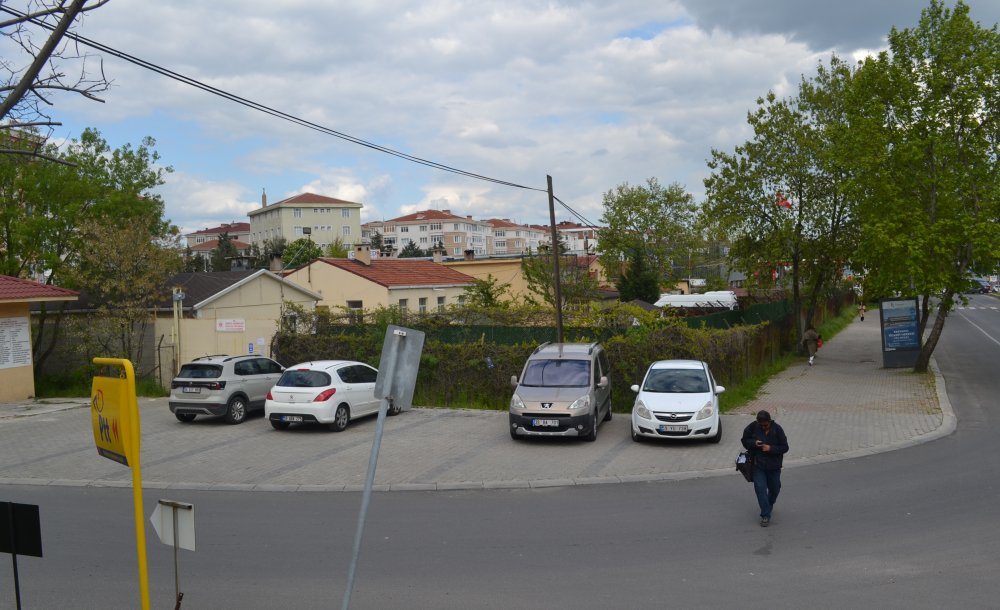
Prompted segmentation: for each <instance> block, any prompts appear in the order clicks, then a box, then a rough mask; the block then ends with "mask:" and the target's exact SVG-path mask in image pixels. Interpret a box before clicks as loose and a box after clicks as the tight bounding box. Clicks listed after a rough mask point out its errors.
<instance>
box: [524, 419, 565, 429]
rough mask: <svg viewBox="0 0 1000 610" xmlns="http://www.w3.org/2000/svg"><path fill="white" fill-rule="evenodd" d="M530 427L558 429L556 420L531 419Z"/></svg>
mask: <svg viewBox="0 0 1000 610" xmlns="http://www.w3.org/2000/svg"><path fill="white" fill-rule="evenodd" d="M531 425H532V426H535V427H536V428H558V427H559V420H558V419H533V420H531Z"/></svg>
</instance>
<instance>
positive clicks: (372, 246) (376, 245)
mask: <svg viewBox="0 0 1000 610" xmlns="http://www.w3.org/2000/svg"><path fill="white" fill-rule="evenodd" d="M368 244H369V250H371V251H372V252H379V253H381V252H382V248H383V247H385V243H384V240H383V239H382V234H381V233H379V232H378V231H372V234H371V237H369V238H368Z"/></svg>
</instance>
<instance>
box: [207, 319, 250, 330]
mask: <svg viewBox="0 0 1000 610" xmlns="http://www.w3.org/2000/svg"><path fill="white" fill-rule="evenodd" d="M246 329H247V321H246V320H244V319H243V318H234V319H232V320H216V321H215V332H217V333H242V332H245V331H246Z"/></svg>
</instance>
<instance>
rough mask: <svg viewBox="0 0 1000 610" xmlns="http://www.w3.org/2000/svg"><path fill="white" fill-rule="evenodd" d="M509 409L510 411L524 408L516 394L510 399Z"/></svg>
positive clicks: (522, 402)
mask: <svg viewBox="0 0 1000 610" xmlns="http://www.w3.org/2000/svg"><path fill="white" fill-rule="evenodd" d="M510 408H511V409H523V408H524V401H523V400H521V397H520V396H518V395H517V394H514V395H513V396H511V398H510Z"/></svg>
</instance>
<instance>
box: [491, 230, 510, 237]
mask: <svg viewBox="0 0 1000 610" xmlns="http://www.w3.org/2000/svg"><path fill="white" fill-rule="evenodd" d="M506 236H507V232H506V231H504V230H503V229H497V230H496V231H493V237H506Z"/></svg>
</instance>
